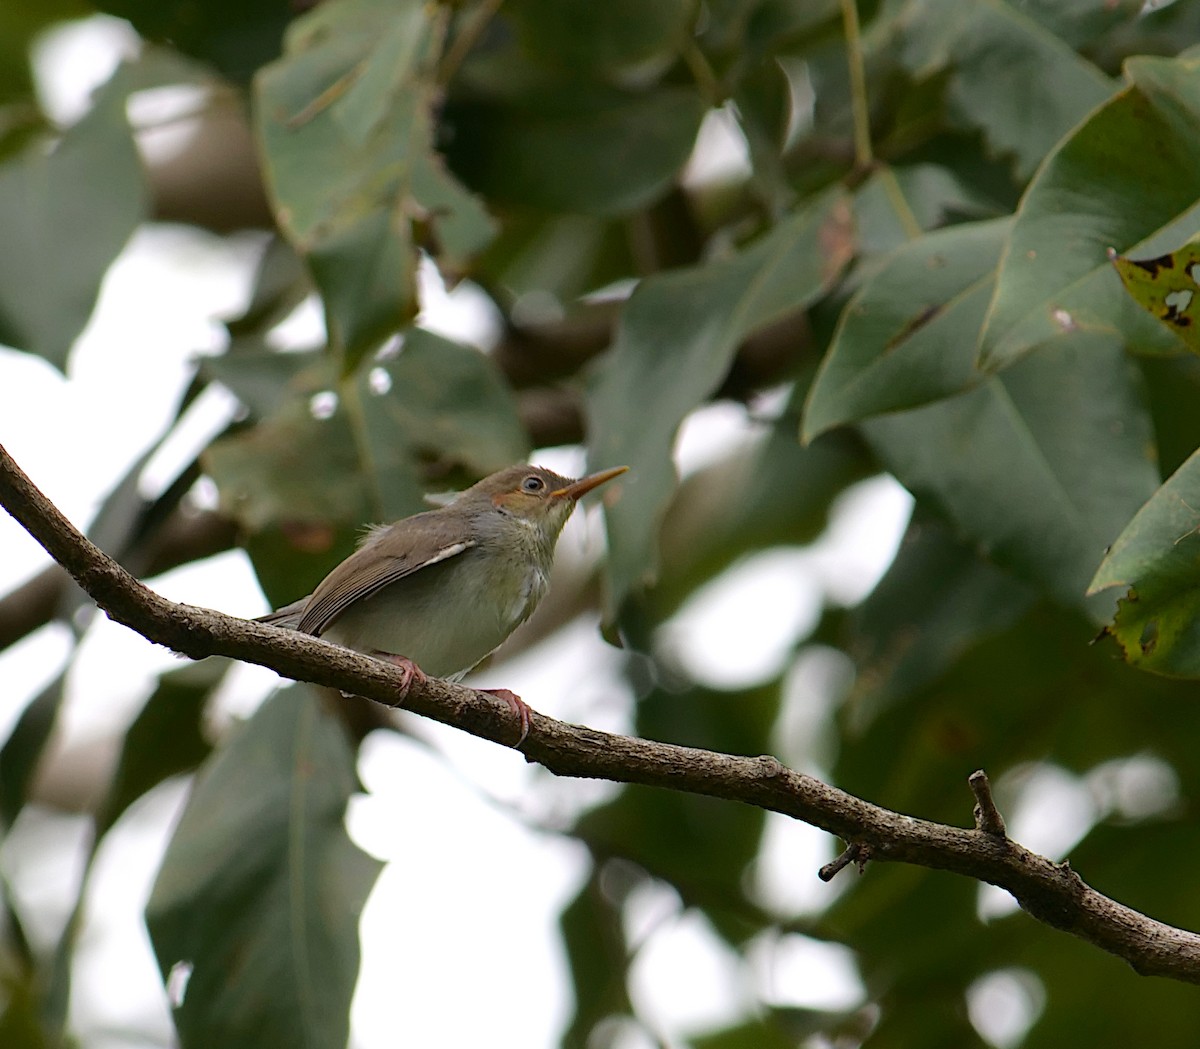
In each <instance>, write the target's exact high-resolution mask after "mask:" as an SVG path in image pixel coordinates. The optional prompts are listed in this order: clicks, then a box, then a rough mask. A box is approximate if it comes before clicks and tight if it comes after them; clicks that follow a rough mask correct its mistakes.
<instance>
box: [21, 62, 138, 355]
mask: <svg viewBox="0 0 1200 1049" xmlns="http://www.w3.org/2000/svg"><path fill="white" fill-rule="evenodd" d="M127 92H128V87H127V83H126V78H125V77H124V76H122V74H121V73H120V72H118V73H117V75H116V76H114V77H113V79H112V80H111V81H110V82H109V83H108V85H107V86H106V87H105V88H104V90H102V91H101V92H100V95H99V97H98V98H97V99H96V103H95V105H94V106H93V107H92V109H91V111H90V112H89V113H88V114H87V116H85V117H84V118H83V119H82V120H81V121H80V122H79V123H78V124H76V125H75V126H74V127H73V128H71V129H70V131H68V132H67V133H66V134H65V135H64V136H63V138H62V139H61V141H59V142H58V144H57V145H56V146H55V147H54V148H53V149H52V150H49V151H48V150H47V149H46V147H45V143H42V142H35V143H33V144H32V145H31V146H29V147H28V148H27V149H26V150H25V151H24V152H23V153H22V154H20V155H19V156H16V157H14V158H13V159H12V160H10V161H9V162H8V163H6V164H4V165H2V166H0V229H2V230H3V231H4V233H3V236H0V343H5V344H6V345H9V346H13V347H16V348H17V349H21V350H28V351H29V352H30V353H37V354H41V356H43V357H45V358H46V359H47V360H48V361H50V363H51V364H53V365H54V366H55V367H57V368H59V369H63V368H65V367H66V362H67V354H68V353H69V352H70V349H71V346H72V344H73V343H74V342H75V339H76V338H77V337H78V336H79V333H80V332H81V331H83V327H84V325H85V324H87V322H88V318H89V317H90V316H91V314H92V309H93V308H94V307H95V305H96V296H97V295H98V294H99V291H100V281H101V280H102V279H103V277H104V274H105V273H106V272H107V270H108V267H109V266H110V265H111V263H112V261H113V259H114V258H116V256H117V253H118V252H119V251H120V250H121V249H122V248H123V247H124V246H125V242H126V241H127V240H128V239H129V236H130V234H131V233H132V232H133V231H134V228H135V227H136V226H137V224H138V222H139V221H141V219H142V217H143V215H144V214H145V211H146V190H145V186H144V184H143V176H142V168H141V162H140V161H139V159H138V154H137V150H136V148H135V147H134V144H133V136H132V134H131V133H130V130H129V124H128V121H127V120H126V119H125V97H126V94H127Z"/></svg>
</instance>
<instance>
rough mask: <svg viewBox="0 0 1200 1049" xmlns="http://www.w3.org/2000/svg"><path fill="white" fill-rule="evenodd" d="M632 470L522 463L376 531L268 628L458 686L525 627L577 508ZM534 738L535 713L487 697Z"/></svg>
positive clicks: (507, 695) (515, 700) (509, 699)
mask: <svg viewBox="0 0 1200 1049" xmlns="http://www.w3.org/2000/svg"><path fill="white" fill-rule="evenodd" d="M627 469H628V467H625V466H618V467H614V468H613V469H610V470H602V471H600V472H599V473H594V474H591V475H590V476H588V477H584V478H582V479H581V480H578V481H575V480H571V479H570V478H568V477H561V476H559V475H558V474H556V473H553V472H551V471H550V470H546V469H544V468H542V467H540V466H527V465H524V464H517V465H516V466H510V467H507V468H506V469H504V470H500V471H499V472H498V473H494V474H492V475H491V476H490V477H485V478H484V479H483V480H482V481H480V482H479V483H478V484H476V485H474V486H472V487H471V488H468V489H467V490H466V491H465V492H461V493H460V494H459V495H457V496H456V497H455V498H454V499H453V501H451V502H450V503H447V504H446V505H445V506H442V507H439V508H438V509H436V510H427V511H425V512H424V513H419V514H414V515H413V516H412V517H405V518H403V519H402V520H399V521H396V522H395V523H394V524H390V525H376V526H374V527H372V528H371V529H370V530H369V531H368V533H367V534H366V536H365V537H364V539H363V541H362V543H361V544H360V545H359V548H358V549H357V550H356V551H355V552H354V553H353V554H351V555H350V556H349V557H347V558H346V560H344V561H343V562H342V563H341V564H340V565H338V566H337V567H336V568H335V569H334V570H333V571H332V572H330V573H329V575H327V576H326V577H325V578H324V580H322V582H321V583H320V585H319V586H318V587H317V588H316V590H314V591H313V592H312V594H311V595H309V596H308V597H305V598H302V599H301V600H299V601H293V602H292V603H291V604H290V605H286V606H285V607H283V608H280V609H278V610H277V611H275V612H272V613H270V614H269V615H266V616H263V617H262V618H261V622H265V623H272V624H274V625H276V626H283V627H291V628H293V629H297V630H302V631H304V633H306V634H313V635H316V636H318V637H324V638H326V639H327V640H329V641H334V642H336V643H337V644H339V645H345V646H346V647H347V648H352V649H354V650H356V651H358V652H365V653H367V654H368V655H372V656H376V657H378V658H380V659H385V660H387V661H388V662H390V663H394V664H395V665H396V666H398V667H400V669H401V670H403V671H404V674H405V681H404V685H403V686H402V693H401V700H403V697H404V695H406V694H407V692H408V689H409V688H410V687H411V685H412V682H413V680H418V681H423V680H424V679H425V675H426V674H430V675H432V676H434V677H440V678H446V679H448V680H450V681H457V680H459V679H460V678H461V677H463V675H465V674H466V673H467V672H468V671H469V670H471V669H472V668H473V667H474V666H475V665H476V664H478V663H479V662H480V661H481V660H482V659H483V658H484V657H485V656H487V655H488V654H489V653H491V652H493V651H494V650H495V649H496V648H497V647H498V646H499V645H500V643H501V642H502V641H504V639H505V638H507V637H508V635H509V634H511V633H512V632H513V631H514V630H515V629H516V628H517V627H518V626H520V625H521V624H522V623H523V622H525V620H526V619H528V618H529V616H530V615H531V614H532V613H533V610H534V609H535V608H536V607H537V605H538V602H539V601H541V599H542V598H543V597H544V596H545V594H546V591H547V590H548V589H549V586H550V568H551V565H552V564H553V562H554V547H555V544H556V543H557V542H558V537H559V534H560V533H561V532H562V528H563V525H565V524H566V523H567V518H569V517H570V516H571V511H572V510H574V509H575V504H576V502H577V501H578V500H579V498H580V497H581V496H583V495H585V494H586V493H587V492H590V491H591V490H592V489H593V488H597V487H599V486H600V485H602V484H604V483H605V482H606V481H610V480H612V479H613V478H614V477H618V476H620V475H621V474H623V473H624V472H625V471H626V470H627ZM490 691H492V694H493V695H496V696H498V697H499V698H501V699H503V700H504V701H505V702H506V703H507V704H508V705H509V706H510V707H511V708H512V709H513V712H514V713H515V714H516V715H517V716H518V717H519V718H520V720H521V738H520V739H519V740H517V743H516V746H518V747H519V746H520V745H521V744H522V743H523V742H524V741H525V737H526V736H527V735H528V734H529V707H528V706H527V705H526V704H525V702H524V701H523V700H522V699H521V698H520V697H519V696H516V695H514V694H513V693H512V692H509V691H508V690H507V689H497V690H490Z"/></svg>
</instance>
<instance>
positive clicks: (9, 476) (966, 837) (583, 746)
mask: <svg viewBox="0 0 1200 1049" xmlns="http://www.w3.org/2000/svg"><path fill="white" fill-rule="evenodd" d="M0 505H3V506H4V507H5V508H6V509H7V510H8V511H9V513H11V514H12V515H13V517H15V518H16V519H17V520H18V521H20V522H21V524H22V525H24V527H25V528H26V529H27V530H28V531H29V532H30V534H32V535H33V537H34V538H35V539H37V540H38V542H40V543H41V544H42V545H43V546H44V547H45V548H46V550H47V551H48V552H49V553H50V555H51V556H52V557H53V558H54V559H55V560H56V561H58V562H59V563H60V564H62V565H63V567H64V568H66V569H67V570H68V571H69V572H70V573H71V574H72V575H73V576H74V577H75V579H76V580H77V581H78V582H79V584H80V586H82V587H83V588H84V590H86V591H87V592H88V593H89V594H90V595H91V596H92V598H93V599H94V600H95V601H96V603H97V604H98V605H99V606H100V607H101V608H103V609H104V610H105V612H107V613H108V615H109V616H110V617H111V618H112V619H114V620H116V621H117V622H119V623H123V624H125V625H126V626H128V627H130V628H131V629H134V630H136V631H137V632H138V633H139V634H141V635H142V636H143V637H146V638H148V639H149V640H151V641H154V642H156V643H158V644H160V645H165V646H167V647H168V648H171V649H174V650H175V651H177V652H181V653H183V654H185V655H188V656H191V657H192V658H194V659H201V658H204V657H205V656H210V655H223V656H228V657H231V658H233V659H241V660H244V661H246V662H250V663H257V664H259V665H261V666H267V667H271V668H272V669H273V670H275V671H277V672H278V673H280V674H283V675H285V676H286V677H290V678H294V679H296V680H298V681H310V682H313V683H314V684H318V685H327V686H329V687H331V688H336V689H340V690H341V691H344V692H349V693H356V694H358V695H361V696H365V697H367V698H368V699H373V700H376V701H378V702H380V703H384V704H386V705H388V706H395V705H396V697H397V695H398V694H399V689H400V685H401V683H402V681H403V675H402V674H401V672H400V671H399V669H398V668H396V667H394V666H392V665H391V664H389V663H385V662H383V661H382V660H378V659H372V658H371V657H369V656H364V655H360V654H359V653H357V652H352V651H350V650H349V649H345V648H341V647H339V646H337V645H333V644H330V643H329V642H327V641H322V640H321V639H320V638H314V637H309V636H307V635H304V634H300V633H298V632H296V631H291V630H281V629H279V628H276V627H271V626H266V625H264V624H261V623H251V622H247V621H245V620H242V619H235V618H233V617H232V616H227V615H224V614H222V613H220V612H213V611H211V610H209V609H204V608H197V607H195V606H192V605H182V604H176V603H175V602H173V601H168V600H167V599H166V598H164V597H162V596H160V595H159V594H156V593H154V592H153V591H151V590H149V589H147V588H146V587H144V586H143V585H142V584H141V583H139V582H138V581H137V580H136V579H135V578H133V576H131V575H130V574H129V573H128V572H126V571H125V570H124V569H123V568H121V567H120V565H118V564H117V563H116V562H115V561H114V560H113V559H112V558H110V557H109V556H108V555H107V554H105V553H104V552H103V551H101V550H99V549H97V548H96V546H95V545H94V544H92V543H91V542H90V541H89V540H88V539H87V538H86V537H85V536H83V535H82V534H80V532H79V531H78V530H77V529H76V528H75V527H74V526H73V525H72V524H71V523H70V522H69V521H68V520H67V519H66V518H65V517H63V515H62V514H61V513H60V512H59V511H58V509H57V508H56V507H55V506H54V505H53V504H52V503H51V502H50V501H49V500H48V499H47V498H46V497H45V496H44V495H43V494H42V493H41V492H40V491H39V490H38V489H37V488H36V487H35V486H34V485H33V483H32V482H31V481H30V480H29V478H28V477H26V476H25V474H24V473H23V472H22V471H21V469H20V467H18V466H17V464H16V463H15V462H13V460H12V458H11V457H10V456H9V455H8V453H7V452H6V451H5V450H4V449H3V447H0ZM404 705H405V707H407V708H408V709H410V710H412V711H414V712H415V713H417V714H421V715H423V716H425V717H429V718H433V719H434V720H436V721H440V722H442V723H444V724H447V725H452V726H454V727H456V728H459V729H461V730H463V731H464V732H469V733H471V734H472V735H475V736H479V737H480V738H482V739H488V740H491V741H493V742H495V743H502V744H505V745H511V743H512V742H513V740H514V739H515V738H516V734H517V731H518V726H517V724H516V722H517V717H516V715H514V714H513V713H512V711H511V710H510V709H509V707H508V706H507V704H505V703H503V702H501V701H500V700H498V699H493V698H492V697H490V696H486V695H483V694H481V693H479V692H476V691H474V690H473V689H470V688H466V687H465V686H463V685H455V684H451V683H449V682H446V681H439V680H437V679H436V678H431V679H429V680H428V681H427V682H424V683H414V684H413V686H412V688H411V690H410V691H409V693H408V696H407V698H406V699H405V703H404ZM531 720H532V725H531V731H530V734H529V738H528V739H527V740H526V741H525V743H524V744H523V745H522V748H521V750H522V753H523V754H524V755H525V757H526V759H527V760H529V761H536V762H538V763H539V764H541V765H544V766H545V767H546V768H547V769H549V770H550V771H551V772H554V773H556V774H557V775H560V776H576V777H586V778H591V779H606V780H612V781H614V782H617V783H638V784H644V785H647V786H654V787H664V788H667V789H670V790H678V791H684V792H687V793H691V794H701V795H706V796H709V797H714V798H724V799H726V800H729V801H737V802H742V803H744V804H747V805H756V806H758V807H760V808H763V809H767V810H770V811H772V812H779V813H783V814H784V815H786V816H791V817H793V818H795V819H799V820H803V821H804V822H805V823H810V824H812V825H813V826H815V827H820V828H821V829H822V830H825V831H828V832H829V833H830V834H836V835H837V836H838V837H840V838H841V839H842V840H843V841H848V842H853V843H855V844H856V845H857V846H858V848H859V849H865V850H868V851H869V855H870V858H871V859H872V860H874V861H876V862H880V861H892V862H899V863H911V864H915V865H917V866H921V867H930V868H933V869H936V870H945V871H951V872H953V873H955V874H962V875H964V876H966V877H969V878H974V879H977V880H979V881H986V882H989V883H991V884H993V885H998V886H1000V887H1001V888H1003V889H1006V890H1007V891H1008V892H1010V893H1012V895H1013V896H1014V897H1015V898H1016V899H1017V902H1018V903H1020V905H1021V906H1022V907H1023V908H1024V909H1025V910H1026V911H1027V912H1028V913H1029V914H1031V915H1033V917H1035V918H1037V919H1039V920H1040V921H1043V922H1045V923H1046V924H1048V925H1051V926H1053V927H1055V928H1057V929H1063V930H1065V931H1067V932H1071V933H1073V934H1074V935H1076V936H1079V937H1081V938H1082V939H1084V940H1087V941H1088V942H1090V943H1092V944H1095V945H1096V946H1098V947H1101V948H1103V949H1104V950H1106V951H1110V952H1112V953H1113V954H1115V955H1117V956H1119V957H1121V958H1124V959H1125V960H1126V961H1127V962H1129V964H1130V965H1131V966H1133V968H1134V969H1135V970H1136V971H1138V972H1140V973H1143V974H1154V975H1159V976H1167V977H1170V978H1172V979H1176V980H1182V981H1185V982H1188V983H1200V935H1197V934H1195V933H1192V932H1188V931H1186V930H1183V929H1177V928H1175V927H1173V926H1170V925H1166V924H1164V923H1162V922H1158V921H1155V920H1154V919H1152V918H1149V917H1147V916H1146V915H1144V914H1141V913H1140V912H1138V911H1135V910H1133V909H1132V908H1130V907H1126V906H1124V905H1123V904H1120V903H1117V902H1115V901H1114V900H1111V899H1109V898H1108V897H1107V896H1104V895H1102V894H1101V893H1099V892H1097V891H1096V890H1095V889H1092V888H1090V887H1089V886H1088V885H1086V884H1085V883H1084V882H1083V880H1082V879H1081V878H1080V877H1079V876H1078V875H1077V874H1076V873H1075V872H1074V871H1073V870H1071V868H1070V867H1069V866H1068V865H1067V864H1065V863H1064V864H1057V863H1054V862H1052V861H1051V860H1048V859H1046V858H1045V857H1044V856H1039V855H1037V854H1036V853H1033V852H1030V851H1029V850H1028V849H1025V848H1023V847H1022V846H1020V845H1018V844H1017V843H1016V842H1013V841H1011V840H1010V839H1008V838H1001V837H999V836H997V835H996V834H989V833H983V832H982V831H979V830H974V829H972V830H965V829H963V828H961V827H951V826H946V825H944V824H939V823H931V822H929V821H927V820H920V819H915V818H913V817H911V816H905V815H902V814H900V813H898V812H892V811H891V810H889V809H885V808H881V807H880V806H877V805H872V804H870V803H868V802H866V801H863V800H862V799H860V798H856V797H854V796H853V795H851V794H847V793H846V792H845V791H841V790H838V789H837V788H836V787H831V786H828V785H827V784H824V783H822V782H821V781H820V780H817V779H815V778H813V777H812V776H806V775H804V774H802V773H799V772H795V771H793V770H792V769H789V768H786V767H784V765H782V764H781V763H780V762H779V761H778V760H777V759H776V758H773V757H770V756H769V755H761V756H758V757H740V756H737V755H733V754H722V753H719V752H716V751H708V750H697V749H694V748H691V747H680V746H675V745H672V744H669V743H656V742H651V741H650V740H644V739H636V738H633V737H630V736H618V735H613V734H611V733H608V732H599V731H597V730H595V729H590V728H585V727H583V726H580V725H569V724H566V723H565V722H561V721H555V720H554V719H553V718H548V717H545V716H543V715H541V714H538V713H536V712H535V713H534V714H533V715H532V719H531Z"/></svg>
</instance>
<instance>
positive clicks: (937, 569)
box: [846, 512, 1033, 718]
mask: <svg viewBox="0 0 1200 1049" xmlns="http://www.w3.org/2000/svg"><path fill="white" fill-rule="evenodd" d="M1032 601H1033V594H1032V592H1031V591H1030V589H1029V588H1028V587H1027V586H1024V585H1022V584H1021V583H1019V582H1018V581H1017V580H1015V579H1013V578H1012V577H1011V576H1009V575H1006V574H1005V573H1004V572H1002V571H1000V569H998V568H996V567H995V566H994V565H991V564H988V563H987V562H986V561H984V560H982V559H981V558H980V557H979V556H978V555H977V554H976V553H975V551H973V550H971V549H970V548H969V547H968V546H966V545H965V544H963V543H961V542H959V541H958V540H957V539H956V537H955V536H954V534H953V533H952V532H951V530H950V528H949V527H948V526H947V525H946V524H945V523H943V522H941V521H939V520H938V519H937V518H935V517H933V516H932V515H930V514H928V513H921V512H918V513H917V514H916V515H915V516H914V518H913V520H912V522H911V523H910V524H909V527H908V531H907V533H906V534H905V537H904V542H903V544H902V545H901V547H900V550H899V552H898V553H897V555H896V559H895V561H893V562H892V566H891V567H890V568H889V569H888V570H887V573H886V574H885V575H884V577H883V578H882V579H881V580H880V581H879V585H878V586H876V588H875V590H874V591H873V592H872V593H871V595H870V596H869V597H868V598H867V599H866V600H865V601H864V602H863V603H862V604H861V605H859V606H858V607H857V608H856V609H854V610H853V611H852V612H851V613H850V616H849V617H848V621H847V623H846V627H847V631H846V635H847V642H848V643H847V646H846V648H847V651H848V653H849V654H850V655H851V656H853V657H854V659H855V661H856V662H857V664H858V674H857V676H856V678H855V684H854V693H853V696H854V702H855V704H856V706H857V708H858V709H857V715H858V717H860V718H861V717H864V716H869V715H870V714H872V713H873V712H874V711H877V710H878V709H879V708H881V707H883V706H887V705H889V704H891V703H896V702H900V701H902V700H903V699H905V698H906V697H907V696H909V695H911V694H912V693H913V692H915V691H916V690H917V689H920V688H923V687H925V686H926V685H928V684H929V683H930V682H932V681H935V680H936V679H937V678H938V677H939V676H940V675H941V674H942V673H944V672H945V671H946V670H947V669H948V668H949V667H950V666H952V665H953V664H954V662H955V661H956V660H957V659H958V658H959V656H961V655H962V654H963V653H964V652H966V651H967V650H968V649H970V648H971V647H972V646H973V645H975V644H976V643H977V642H978V641H979V640H980V639H981V638H984V637H988V636H990V635H992V634H995V633H998V632H999V631H1001V630H1003V629H1004V628H1006V627H1008V626H1010V625H1011V624H1012V623H1014V622H1015V621H1016V620H1017V619H1018V618H1019V617H1020V616H1021V615H1022V613H1024V612H1025V611H1026V610H1027V609H1028V608H1029V606H1030V604H1032Z"/></svg>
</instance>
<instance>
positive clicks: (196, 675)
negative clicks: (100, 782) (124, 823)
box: [96, 656, 230, 837]
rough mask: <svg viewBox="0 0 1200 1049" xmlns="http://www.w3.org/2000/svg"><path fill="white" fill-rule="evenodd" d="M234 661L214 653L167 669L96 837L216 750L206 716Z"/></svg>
mask: <svg viewBox="0 0 1200 1049" xmlns="http://www.w3.org/2000/svg"><path fill="white" fill-rule="evenodd" d="M229 667H230V663H229V661H228V660H226V659H220V658H217V657H215V656H214V657H211V658H209V659H204V660H201V661H200V662H199V663H190V664H188V665H186V666H182V667H180V668H179V669H177V670H171V671H168V672H167V673H165V674H163V675H162V677H161V678H159V681H158V687H157V688H156V689H155V690H154V692H153V693H151V695H150V698H149V699H147V700H146V705H145V706H144V707H142V709H141V712H140V713H139V714H138V716H137V718H135V719H134V722H133V724H132V725H130V726H129V731H128V732H126V733H125V739H124V741H123V743H122V746H121V755H120V757H119V758H118V759H117V768H116V771H115V772H114V773H113V778H112V783H111V784H110V785H109V788H108V796H107V798H105V800H104V804H103V805H102V806H101V809H100V812H99V813H98V815H97V818H96V834H97V837H99V836H100V835H102V834H103V833H104V832H105V831H106V830H108V828H109V827H111V826H112V825H113V824H114V823H115V822H116V821H117V819H118V818H120V816H121V814H122V813H123V812H124V811H125V810H126V809H127V808H128V807H129V806H130V805H131V804H133V802H135V801H136V800H137V799H138V798H140V797H141V796H142V795H143V794H145V793H146V792H147V791H149V790H151V789H152V788H154V787H156V786H157V785H158V784H159V783H161V782H162V781H163V780H165V779H167V778H168V777H170V776H175V775H178V774H180V773H182V772H190V771H191V770H192V769H194V768H195V767H196V766H197V765H199V764H200V762H201V761H203V760H204V759H205V758H206V757H207V756H208V754H209V751H211V750H212V745H211V744H210V743H209V742H208V740H207V739H205V738H204V734H203V725H202V722H201V719H202V715H203V713H204V707H205V705H206V704H207V703H208V701H209V699H210V697H211V696H212V694H213V692H214V691H215V690H216V689H217V688H218V687H219V686H220V684H221V682H222V681H223V680H224V679H225V674H226V673H227V672H228V670H229Z"/></svg>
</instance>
